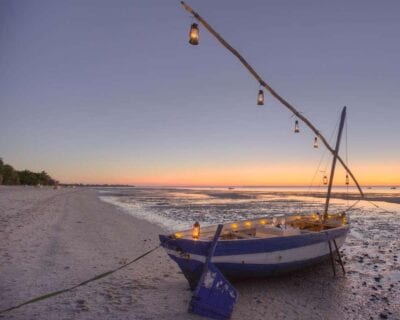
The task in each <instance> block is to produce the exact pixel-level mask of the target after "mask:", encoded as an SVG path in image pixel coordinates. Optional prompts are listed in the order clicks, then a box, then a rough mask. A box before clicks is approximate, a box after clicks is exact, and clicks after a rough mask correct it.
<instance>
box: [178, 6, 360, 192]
mask: <svg viewBox="0 0 400 320" xmlns="http://www.w3.org/2000/svg"><path fill="white" fill-rule="evenodd" d="M181 4H182V6H183V7H184V8H185V10H186V11H188V12H189V13H191V14H192V15H193V16H194V17H195V18H196V19H197V20H198V21H199V22H200V23H201V24H202V25H203V26H204V27H205V28H206V29H207V30H208V31H209V32H210V33H211V34H212V35H213V36H214V37H215V38H216V39H217V40H218V41H219V42H220V43H221V44H222V45H223V46H224V47H225V48H226V49H228V50H229V51H230V52H231V53H232V54H233V55H234V56H236V57H237V58H238V59H239V60H240V62H241V63H242V64H243V65H244V66H245V67H246V69H247V70H248V71H249V72H250V73H251V74H252V75H253V77H254V78H255V79H256V80H257V81H258V82H259V83H260V85H261V86H263V87H264V88H265V89H267V90H268V91H269V93H270V94H271V95H272V96H273V97H275V98H276V99H277V100H278V101H279V102H281V103H282V104H283V105H284V106H285V107H286V108H288V109H289V110H290V111H291V112H292V113H293V114H294V115H295V116H296V117H297V118H299V119H300V120H301V121H303V122H304V123H305V124H306V125H307V126H308V127H309V128H310V129H311V130H312V131H313V132H314V133H315V135H316V136H317V137H318V138H319V139H320V140H321V141H322V143H323V144H324V145H325V147H326V148H327V149H328V150H329V151H330V152H331V153H332V155H334V154H335V150H334V149H333V148H332V147H331V146H330V145H329V143H328V141H327V140H326V139H325V137H324V136H323V135H322V134H321V132H320V131H319V130H318V129H317V128H316V127H315V126H314V125H313V124H312V123H311V122H310V121H309V120H308V119H307V118H306V117H305V116H303V115H302V114H301V113H300V112H299V111H297V109H296V108H295V107H293V106H292V105H291V104H290V103H289V102H288V101H286V100H285V99H284V98H283V97H282V96H280V95H279V94H278V93H277V92H276V91H275V90H274V89H272V87H271V86H270V85H268V84H267V83H266V82H265V81H264V80H263V79H262V78H261V77H260V75H259V74H258V73H257V72H256V71H255V70H254V69H253V67H252V66H251V65H250V64H249V63H248V62H247V61H246V60H245V59H244V58H243V56H242V55H241V54H240V53H239V52H238V51H237V50H236V49H235V48H233V47H232V46H231V45H230V44H229V43H228V42H226V41H225V39H224V38H222V37H221V35H220V34H219V33H217V32H216V31H215V30H214V29H213V28H212V27H211V26H210V25H209V24H208V23H207V21H205V20H204V19H203V18H202V17H201V16H200V15H199V14H198V13H197V12H195V11H194V10H193V9H192V8H191V7H190V6H189V5H187V4H186V3H185V2H184V1H181ZM337 160H339V162H340V163H341V164H342V166H343V168H344V169H345V170H346V171H347V173H348V174H349V175H350V177H351V178H352V179H353V181H354V183H355V184H356V186H357V188H358V191H359V192H360V194H361V196H362V197H364V192H363V191H362V189H361V187H360V185H359V183H358V181H357V179H356V177H355V176H354V175H353V173H352V172H351V170H350V169H349V167H348V166H347V165H346V163H345V162H344V161H343V159H342V158H341V157H340V156H339V155H338V156H337Z"/></svg>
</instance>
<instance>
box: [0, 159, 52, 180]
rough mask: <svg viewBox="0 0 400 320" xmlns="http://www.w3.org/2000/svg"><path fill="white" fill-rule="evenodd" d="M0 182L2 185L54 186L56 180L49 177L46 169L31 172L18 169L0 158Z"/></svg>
mask: <svg viewBox="0 0 400 320" xmlns="http://www.w3.org/2000/svg"><path fill="white" fill-rule="evenodd" d="M0 184H3V185H29V186H37V185H43V186H54V185H57V184H58V181H56V180H54V179H53V178H52V177H50V176H49V175H48V174H47V172H46V171H42V172H32V171H29V170H22V171H18V170H15V169H14V168H13V167H12V166H11V165H9V164H6V163H4V162H3V159H2V158H0Z"/></svg>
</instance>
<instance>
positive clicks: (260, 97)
mask: <svg viewBox="0 0 400 320" xmlns="http://www.w3.org/2000/svg"><path fill="white" fill-rule="evenodd" d="M257 105H259V106H263V105H264V91H262V90H258V96H257Z"/></svg>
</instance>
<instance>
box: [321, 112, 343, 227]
mask: <svg viewBox="0 0 400 320" xmlns="http://www.w3.org/2000/svg"><path fill="white" fill-rule="evenodd" d="M345 119H346V107H343V109H342V114H341V116H340V124H339V131H338V136H337V139H336V147H335V150H334V153H333V160H332V168H331V174H330V177H329V185H328V193H327V195H326V202H325V210H324V221H326V219H327V218H328V208H329V201H330V199H331V192H332V183H333V177H334V175H335V168H336V160H337V159H338V157H339V155H338V153H339V147H340V140H341V138H342V132H343V126H344V121H345Z"/></svg>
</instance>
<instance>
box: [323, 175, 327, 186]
mask: <svg viewBox="0 0 400 320" xmlns="http://www.w3.org/2000/svg"><path fill="white" fill-rule="evenodd" d="M322 182H323V183H324V184H325V185H327V184H328V177H327V176H324V177H323V179H322Z"/></svg>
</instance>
